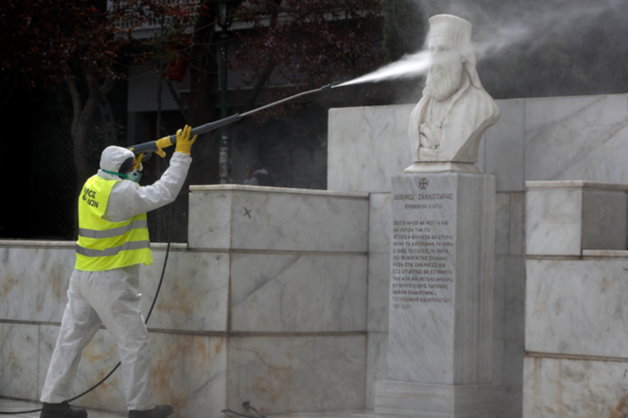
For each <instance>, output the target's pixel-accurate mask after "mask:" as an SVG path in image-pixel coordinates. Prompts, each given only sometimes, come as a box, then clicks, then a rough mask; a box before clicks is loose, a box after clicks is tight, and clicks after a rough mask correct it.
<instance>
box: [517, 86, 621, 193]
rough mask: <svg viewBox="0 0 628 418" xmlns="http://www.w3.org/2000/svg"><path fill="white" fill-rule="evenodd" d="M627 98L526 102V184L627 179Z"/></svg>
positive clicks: (587, 97)
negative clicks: (534, 182) (534, 181)
mask: <svg viewBox="0 0 628 418" xmlns="http://www.w3.org/2000/svg"><path fill="white" fill-rule="evenodd" d="M627 137H628V95H626V94H617V95H601V96H579V97H553V98H539V99H526V100H525V156H524V161H525V180H526V181H527V180H588V181H606V182H618V181H619V182H621V181H624V180H625V179H628V165H626V164H625V161H626V147H625V142H626V138H627Z"/></svg>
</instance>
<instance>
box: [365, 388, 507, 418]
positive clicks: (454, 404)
mask: <svg viewBox="0 0 628 418" xmlns="http://www.w3.org/2000/svg"><path fill="white" fill-rule="evenodd" d="M376 386H377V396H376V398H375V416H381V417H408V418H409V417H413V418H501V417H506V416H507V415H505V414H504V412H505V411H506V410H507V402H506V396H505V395H506V390H505V389H504V388H503V387H502V386H497V385H437V384H426V383H414V382H395V381H389V380H380V381H378V382H377V384H376Z"/></svg>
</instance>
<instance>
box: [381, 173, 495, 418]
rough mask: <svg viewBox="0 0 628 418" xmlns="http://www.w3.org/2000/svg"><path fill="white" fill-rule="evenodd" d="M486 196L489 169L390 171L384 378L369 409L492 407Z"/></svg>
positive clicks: (476, 411)
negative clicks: (484, 171) (481, 171)
mask: <svg viewBox="0 0 628 418" xmlns="http://www.w3.org/2000/svg"><path fill="white" fill-rule="evenodd" d="M494 202H495V179H494V177H493V176H490V175H485V174H470V173H453V172H444V173H416V174H414V173H413V174H405V175H400V176H395V177H393V178H392V229H393V232H392V243H391V254H390V258H391V276H390V314H389V337H388V372H387V377H388V378H387V380H385V381H379V382H378V383H377V388H376V398H375V413H376V415H385V416H403V417H456V418H459V417H469V418H471V417H488V416H493V415H490V414H489V411H491V410H494V409H495V408H494V406H496V404H495V402H497V401H495V402H493V401H492V400H491V399H501V398H500V396H496V395H495V393H497V392H499V388H495V387H492V386H491V361H492V360H491V348H492V292H493V258H494V222H495V209H494ZM496 391H497V392H496ZM482 393H484V394H487V396H485V397H483V396H480V394H482ZM478 402H479V403H478ZM480 403H483V405H480ZM487 403H488V404H487ZM491 403H493V404H495V405H493V406H491V405H489V404H491ZM497 403H499V402H497ZM391 405H394V407H391ZM487 414H489V415H487Z"/></svg>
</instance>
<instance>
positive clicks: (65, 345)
mask: <svg viewBox="0 0 628 418" xmlns="http://www.w3.org/2000/svg"><path fill="white" fill-rule="evenodd" d="M80 273H81V272H78V271H76V270H75V271H74V273H73V274H72V277H71V278H70V287H69V289H68V303H67V305H66V306H65V310H64V311H63V319H62V320H61V328H60V330H59V336H58V337H57V344H56V345H55V349H54V351H53V353H52V358H51V360H50V365H49V367H48V374H47V375H46V380H45V382H44V387H43V389H42V392H41V401H42V402H48V403H61V402H63V401H65V400H67V399H68V398H69V392H68V389H69V386H70V384H71V383H72V380H73V379H74V376H75V375H76V369H77V367H78V364H79V361H80V360H81V354H82V353H83V349H84V348H85V346H86V345H87V344H88V343H89V342H90V341H91V340H92V338H93V337H94V334H95V333H96V331H98V328H99V327H100V325H101V324H102V322H101V321H100V319H99V318H98V315H97V314H96V312H95V311H94V310H93V309H92V307H91V306H90V304H89V303H88V302H87V301H86V300H85V299H84V298H83V297H82V296H81V292H80V289H79V288H78V286H77V285H78V283H77V278H78V277H77V276H78V275H80ZM86 389H87V388H86Z"/></svg>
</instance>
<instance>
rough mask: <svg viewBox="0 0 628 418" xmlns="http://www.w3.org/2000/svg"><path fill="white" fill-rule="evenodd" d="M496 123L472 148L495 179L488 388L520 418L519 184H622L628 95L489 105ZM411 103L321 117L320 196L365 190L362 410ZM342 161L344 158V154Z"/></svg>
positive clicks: (378, 369) (382, 343) (376, 346)
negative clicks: (506, 397)
mask: <svg viewBox="0 0 628 418" xmlns="http://www.w3.org/2000/svg"><path fill="white" fill-rule="evenodd" d="M496 103H497V105H498V107H499V109H500V112H501V117H500V120H499V121H498V122H497V124H496V125H494V126H493V127H491V128H489V129H488V131H487V132H486V134H485V136H484V140H483V141H482V142H481V145H480V152H479V162H478V164H477V165H478V167H479V168H480V169H481V170H482V171H484V172H485V173H487V174H493V175H494V176H495V181H496V192H497V193H496V202H495V217H496V219H495V263H494V299H493V310H494V320H493V368H492V370H493V383H495V384H503V385H505V386H506V387H507V388H508V390H509V392H510V395H511V402H510V405H511V408H512V414H511V415H510V416H512V417H516V416H521V411H522V382H523V372H522V371H523V357H524V293H525V292H524V289H525V285H524V283H525V248H526V236H525V235H526V234H525V227H524V225H525V218H526V213H525V200H526V185H525V182H526V181H530V180H536V181H538V180H586V181H599V182H623V181H625V180H624V179H627V178H628V164H625V161H626V159H627V157H628V155H627V154H628V151H626V149H625V147H624V146H623V144H624V143H625V142H626V139H628V95H627V94H618V95H600V96H582V97H555V98H531V99H513V100H497V101H496ZM413 107H414V104H408V105H392V106H379V107H358V108H342V109H332V110H330V112H329V141H328V173H327V176H328V177H327V179H328V180H327V185H328V188H329V189H330V190H342V191H350V192H368V193H370V201H371V223H370V234H371V236H373V235H374V234H373V231H381V234H380V235H378V236H377V242H378V243H385V246H384V245H379V244H376V245H373V244H372V242H373V239H371V241H370V243H371V244H370V246H369V304H368V313H369V322H368V333H369V342H368V347H369V351H368V354H367V357H368V363H367V364H368V369H367V377H368V379H367V384H366V385H367V399H366V403H367V406H368V407H372V406H373V397H372V391H370V388H372V387H373V385H374V382H375V381H376V380H381V379H385V377H386V348H387V347H386V345H387V331H388V327H387V325H388V316H387V312H388V310H387V306H386V304H387V303H388V301H387V297H388V294H387V290H388V282H389V277H388V276H389V274H388V272H387V268H388V265H389V264H388V263H389V259H388V255H387V254H386V251H387V250H386V249H383V250H382V248H384V247H385V248H388V247H387V246H388V245H389V242H390V237H389V236H388V235H389V233H390V232H389V231H390V230H391V228H390V227H387V228H382V227H381V225H384V224H386V223H387V222H389V221H390V190H391V183H390V182H391V178H392V177H393V176H394V175H397V174H399V173H401V172H402V171H403V169H404V168H405V167H408V166H409V165H410V164H411V163H412V159H411V154H410V146H409V143H408V139H407V126H408V120H409V117H410V113H411V111H412V108H413ZM348 155H349V156H351V158H347V156H348Z"/></svg>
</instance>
